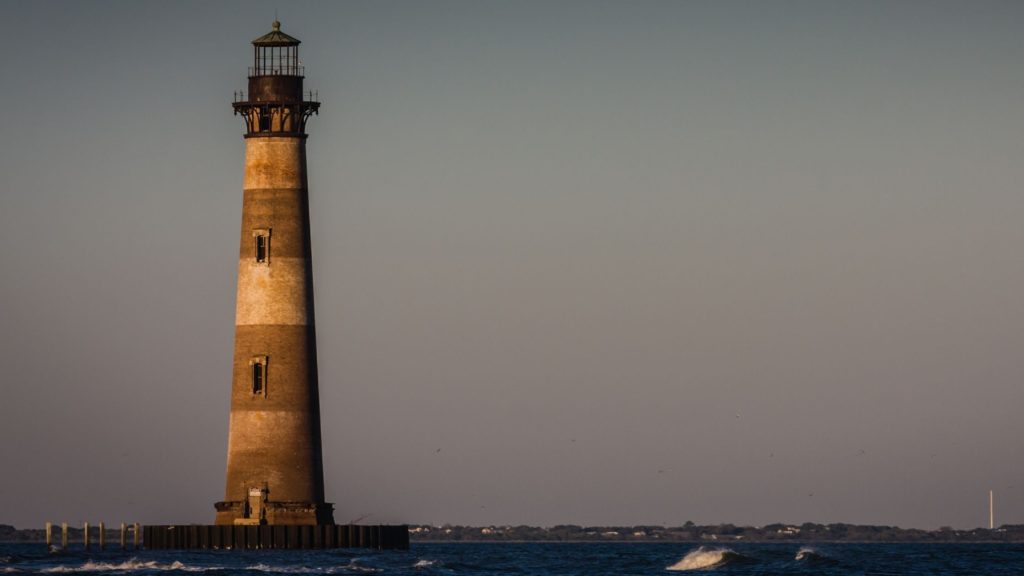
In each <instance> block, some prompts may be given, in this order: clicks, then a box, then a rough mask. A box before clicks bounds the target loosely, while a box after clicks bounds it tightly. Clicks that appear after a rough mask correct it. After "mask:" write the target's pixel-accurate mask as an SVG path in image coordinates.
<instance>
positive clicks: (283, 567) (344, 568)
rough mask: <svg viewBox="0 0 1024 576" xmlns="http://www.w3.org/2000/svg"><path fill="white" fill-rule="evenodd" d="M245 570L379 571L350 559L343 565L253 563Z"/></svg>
mask: <svg viewBox="0 0 1024 576" xmlns="http://www.w3.org/2000/svg"><path fill="white" fill-rule="evenodd" d="M245 569H246V570H253V571H256V572H274V573H278V574H338V573H345V572H380V571H381V569H380V568H371V567H368V566H360V565H359V564H358V563H357V562H356V560H352V561H351V562H349V563H348V564H345V565H343V566H317V567H311V566H289V565H281V566H274V565H270V564H253V565H252V566H246V567H245Z"/></svg>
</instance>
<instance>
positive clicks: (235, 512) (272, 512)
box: [213, 501, 334, 526]
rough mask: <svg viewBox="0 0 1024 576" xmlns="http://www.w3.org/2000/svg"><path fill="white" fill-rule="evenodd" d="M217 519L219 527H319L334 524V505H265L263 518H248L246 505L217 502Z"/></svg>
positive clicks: (284, 503)
mask: <svg viewBox="0 0 1024 576" xmlns="http://www.w3.org/2000/svg"><path fill="white" fill-rule="evenodd" d="M214 507H215V508H216V509H217V517H216V518H215V519H214V521H213V523H214V524H217V525H218V526H233V525H264V524H268V525H270V526H279V525H280V526H318V525H321V526H322V525H330V524H334V504H326V503H325V504H313V503H311V502H273V501H268V502H264V503H263V507H264V510H263V512H262V514H261V515H260V516H261V517H254V518H246V517H245V514H244V509H245V503H244V502H241V501H235V502H217V503H216V504H214Z"/></svg>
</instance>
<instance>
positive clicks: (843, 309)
mask: <svg viewBox="0 0 1024 576" xmlns="http://www.w3.org/2000/svg"><path fill="white" fill-rule="evenodd" d="M275 12H276V15H277V17H278V18H279V19H280V21H281V22H282V31H284V32H286V33H288V34H291V35H293V36H296V37H298V38H299V39H301V40H302V41H303V43H302V45H301V47H300V59H301V60H302V63H303V64H304V65H305V66H306V87H307V88H309V89H313V90H318V95H319V99H320V100H321V101H322V103H323V104H322V108H321V111H320V114H319V116H316V117H314V118H312V119H311V121H310V123H309V126H308V128H309V134H310V136H309V140H308V173H309V180H310V208H311V221H312V224H311V225H312V242H313V258H314V278H315V298H316V308H317V310H316V313H317V318H316V322H317V335H318V354H319V362H320V365H319V370H320V372H319V378H320V389H321V410H322V415H323V443H324V468H325V482H326V492H327V498H328V501H331V502H334V504H335V519H336V521H338V522H339V523H345V522H349V521H351V520H355V519H357V518H360V517H365V520H364V521H365V522H373V523H390V522H408V523H431V524H442V523H453V524H456V523H460V524H475V525H488V524H493V525H506V524H531V525H554V524H562V523H573V524H587V525H596V524H603V525H612V524H619V525H635V524H661V525H680V524H683V523H684V522H686V521H693V522H696V523H698V524H718V523H734V524H744V525H763V524H768V523H772V522H789V523H794V522H823V523H827V522H849V523H861V524H887V525H898V526H902V527H917V528H938V527H940V526H952V527H956V528H971V527H976V526H987V523H988V491H989V490H990V489H991V490H994V491H995V503H996V506H995V508H996V524H997V525H999V524H1004V523H1006V524H1015V523H1016V524H1019V523H1024V449H1022V447H1024V444H1022V442H1021V438H1024V418H1021V416H1020V410H1021V407H1022V406H1024V385H1022V384H1024V382H1022V380H1024V354H1022V353H1021V346H1022V343H1024V298H1022V294H1024V256H1022V250H1021V248H1022V247H1024V226H1022V225H1021V222H1022V220H1024V194H1022V193H1021V182H1024V162H1022V161H1021V156H1022V153H1024V114H1022V113H1021V106H1020V103H1021V97H1022V95H1024V67H1022V66H1021V62H1024V35H1021V34H1020V30H1021V26H1022V24H1024V3H1021V2H1017V1H996V0H991V1H980V0H979V1H973V2H947V1H942V0H935V1H929V2H914V1H910V0H908V1H903V2H887V1H870V0H866V1H862V2H846V1H828V0H826V1H810V0H808V1H783V0H778V1H772V2H764V1H760V0H756V1H755V0H751V1H734V0H725V1H710V0H707V1H697V0H695V1H688V2H670V1H651V0H636V1H631V2H621V1H601V0H591V1H578V2H577V1H569V0H555V1H531V0H522V1H515V2H511V1H496V0H479V1H440V0H438V1H411V0H409V1H400V2H399V1H390V0H379V1H378V0H374V1H347V2H287V3H286V2H237V1H224V2H215V3H207V2H198V1H196V2H173V3H171V2H155V1H143V2H134V1H133V2H129V1H109V2H88V1H83V2H70V1H68V2H53V1H47V0H43V1H31V2H29V1H27V0H24V1H11V0H3V1H0V14H3V19H4V29H5V36H6V38H7V40H6V41H5V42H6V44H7V46H8V48H7V49H6V51H7V53H8V56H7V57H6V58H5V59H4V61H5V64H4V73H3V74H2V75H0V95H2V102H3V104H4V106H3V110H4V117H3V120H2V122H0V134H2V135H3V137H2V138H0V327H2V329H0V366H2V367H3V369H2V371H0V374H2V376H0V398H2V399H0V438H2V441H0V463H2V464H0V523H8V524H14V525H16V526H19V527H39V526H41V525H42V524H43V522H45V521H54V522H60V521H69V522H72V523H79V522H81V521H89V522H93V523H95V522H99V521H106V522H107V523H108V524H113V523H117V522H121V521H125V522H141V523H210V522H212V521H213V516H214V509H213V503H214V502H216V501H218V500H221V499H222V498H223V495H224V493H223V489H224V473H225V457H226V451H227V425H228V407H229V392H230V386H231V362H232V347H233V333H234V298H235V282H236V271H237V254H238V251H237V250H238V246H237V242H238V240H237V239H238V226H239V222H240V214H241V200H242V190H241V188H242V168H243V160H244V142H243V138H242V134H243V125H242V122H241V119H240V118H239V117H234V116H233V115H232V112H231V100H232V93H233V91H235V90H240V89H244V88H245V86H246V77H245V75H246V67H247V66H250V65H251V62H250V59H251V58H252V49H251V46H250V44H249V42H250V41H251V40H252V39H253V38H256V37H257V36H260V35H262V34H264V33H266V32H268V31H269V30H270V25H271V22H272V21H273V20H274V18H275Z"/></svg>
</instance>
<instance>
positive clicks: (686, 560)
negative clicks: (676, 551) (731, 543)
mask: <svg viewBox="0 0 1024 576" xmlns="http://www.w3.org/2000/svg"><path fill="white" fill-rule="evenodd" d="M741 558H743V555H742V554H739V553H737V552H736V551H735V550H731V549H729V548H705V547H703V546H701V547H700V548H697V549H696V550H691V551H690V552H689V553H688V554H687V555H686V556H683V557H682V559H680V560H679V561H678V562H676V563H675V564H673V565H671V566H669V567H667V568H665V569H666V570H673V571H685V570H704V569H706V568H712V567H715V566H722V565H725V564H728V563H729V562H732V561H734V560H739V559H741Z"/></svg>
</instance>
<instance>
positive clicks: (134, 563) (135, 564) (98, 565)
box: [40, 558, 219, 574]
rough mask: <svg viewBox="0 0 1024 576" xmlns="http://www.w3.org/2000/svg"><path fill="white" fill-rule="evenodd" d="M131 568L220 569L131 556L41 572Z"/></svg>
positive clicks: (55, 567) (185, 570) (122, 569)
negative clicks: (164, 562) (118, 560)
mask: <svg viewBox="0 0 1024 576" xmlns="http://www.w3.org/2000/svg"><path fill="white" fill-rule="evenodd" d="M129 570H180V571H182V572H204V571H206V570H219V568H203V567H198V566H188V565H186V564H182V563H181V562H179V561H177V560H175V561H174V562H171V563H170V564H161V563H159V562H157V561H156V560H150V561H148V562H143V561H141V560H139V559H137V558H131V559H128V560H125V561H124V562H121V563H120V564H114V563H112V562H93V561H92V560H88V561H86V563H85V564H82V565H81V566H54V567H52V568H43V569H42V570H40V572H46V573H51V574H56V573H63V572H113V571H117V572H126V571H129Z"/></svg>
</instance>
